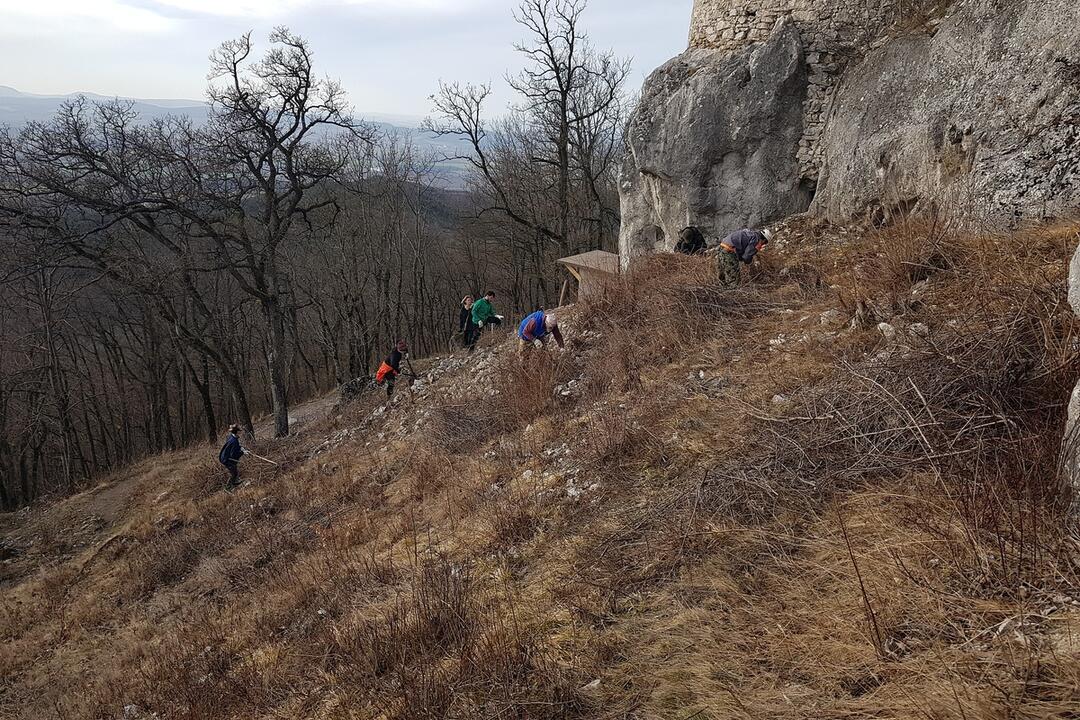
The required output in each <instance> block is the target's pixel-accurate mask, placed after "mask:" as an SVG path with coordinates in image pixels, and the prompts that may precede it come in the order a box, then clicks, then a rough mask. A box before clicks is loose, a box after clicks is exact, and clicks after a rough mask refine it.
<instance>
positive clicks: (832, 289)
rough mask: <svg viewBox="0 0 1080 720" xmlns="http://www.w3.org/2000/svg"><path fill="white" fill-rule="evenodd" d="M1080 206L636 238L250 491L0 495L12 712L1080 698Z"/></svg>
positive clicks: (941, 709) (695, 706)
mask: <svg viewBox="0 0 1080 720" xmlns="http://www.w3.org/2000/svg"><path fill="white" fill-rule="evenodd" d="M1078 233H1080V224H1076V223H1074V224H1060V225H1056V226H1053V227H1044V228H1039V229H1036V230H1029V231H1025V232H1022V233H1017V234H1015V235H1011V236H995V237H970V236H957V235H954V234H952V233H950V232H949V231H948V230H947V229H946V228H943V227H938V226H933V225H918V224H910V225H901V226H898V227H895V228H892V229H890V230H886V231H875V232H862V231H859V230H856V229H838V228H828V227H817V226H810V225H803V226H793V227H791V228H789V229H788V230H787V231H786V233H784V236H785V237H786V238H787V240H786V242H785V243H784V245H783V246H782V247H780V248H778V249H777V250H776V251H770V253H769V256H768V257H766V258H765V260H764V262H763V263H762V264H761V265H760V266H757V267H755V269H754V273H753V275H754V277H753V280H752V282H750V283H748V284H747V285H746V286H744V287H743V288H740V289H738V290H721V289H718V288H717V287H716V286H715V283H714V279H713V278H714V273H715V270H714V267H713V262H712V261H711V260H707V259H691V258H680V257H674V256H660V257H654V258H646V259H643V260H641V261H639V262H638V263H637V265H635V267H634V268H633V270H632V272H631V273H630V275H629V276H628V277H627V278H626V280H625V282H623V283H621V284H620V285H619V286H618V287H615V288H612V289H611V291H610V292H608V293H607V294H606V295H605V296H604V297H602V298H599V299H597V300H595V301H593V302H592V303H591V304H588V305H583V306H578V307H575V308H572V309H568V310H566V311H565V312H564V317H563V324H564V325H565V327H566V332H567V334H568V336H569V337H570V338H571V348H570V350H569V351H568V352H565V353H557V352H555V351H554V350H552V351H551V352H530V353H529V354H527V355H524V356H521V355H518V354H517V353H516V352H515V351H514V347H513V345H512V343H511V342H509V341H506V342H491V343H490V344H488V345H487V346H485V347H484V348H483V349H482V350H480V351H478V352H477V354H476V355H475V356H473V357H471V358H470V357H466V356H464V355H459V356H452V357H446V358H435V359H432V360H430V361H428V362H426V363H418V364H417V365H418V369H420V370H421V371H422V374H423V375H424V376H425V377H424V378H423V379H422V380H421V381H420V382H419V383H417V385H416V386H415V387H414V388H413V389H412V392H411V393H406V392H401V393H399V395H398V397H397V398H395V401H394V403H393V404H391V405H390V406H389V407H383V406H381V405H377V404H376V403H377V402H378V399H379V398H376V397H369V398H367V399H366V400H362V401H360V402H357V403H355V404H353V405H350V406H345V407H339V408H336V409H334V410H333V411H332V412H331V413H330V414H329V416H328V417H326V418H325V419H323V420H313V421H311V422H309V423H308V424H307V425H306V426H305V427H304V428H303V429H302V430H301V432H300V433H299V434H297V435H295V436H294V437H291V438H289V439H287V440H284V441H276V442H271V441H267V442H263V443H259V444H257V445H256V446H255V449H256V451H257V452H259V453H261V454H263V455H266V456H268V457H271V458H273V459H275V460H277V461H279V462H280V463H281V465H280V466H279V467H273V466H269V465H261V466H260V465H251V466H248V467H246V468H245V470H246V476H247V478H248V479H249V480H250V481H251V482H250V485H248V486H246V487H244V488H242V489H241V490H239V491H238V492H237V493H236V494H233V495H229V494H226V493H223V492H221V491H220V484H221V481H222V479H223V478H222V477H221V476H222V473H221V471H220V468H218V467H216V466H215V463H214V454H215V453H214V448H209V447H207V448H203V449H201V450H199V451H197V452H193V453H175V454H172V455H167V456H162V457H157V458H153V459H151V460H149V461H147V462H145V463H142V464H140V465H138V466H136V467H134V468H132V469H131V470H130V472H128V473H127V474H126V475H125V476H124V477H118V478H115V479H113V480H111V481H110V482H109V483H106V484H105V485H103V486H102V488H99V489H97V490H95V491H93V492H91V493H87V494H84V495H82V496H79V497H76V498H72V499H69V500H66V501H64V502H60V503H57V504H55V505H52V506H45V507H37V508H34V509H32V510H29V511H26V512H24V513H21V514H19V515H18V516H9V517H5V518H3V520H2V522H3V525H0V527H2V528H3V531H4V534H5V547H7V548H8V552H9V553H12V555H11V557H9V558H8V559H7V560H5V562H4V565H2V566H0V567H2V568H3V571H2V572H3V575H2V576H0V593H2V595H0V598H2V599H0V602H2V603H3V614H2V619H0V638H2V640H3V647H2V649H0V676H2V677H3V678H4V679H5V682H4V683H3V685H2V686H0V716H3V717H11V718H20V719H23V718H25V719H29V718H35V719H37V718H43V717H57V718H65V719H71V720H75V719H76V718H120V717H124V718H129V719H130V718H150V717H159V718H169V719H170V720H172V719H177V718H256V717H258V718H388V719H389V718H400V719H402V720H404V719H406V718H408V719H410V720H412V719H416V718H460V719H464V718H493V719H494V718H638V719H641V720H645V719H650V720H651V719H653V718H664V719H671V720H689V719H690V718H695V719H696V720H704V719H707V718H716V719H719V718H809V717H814V718H837V717H875V718H965V719H970V718H998V717H1010V718H1036V717H1038V718H1046V717H1057V718H1067V717H1075V712H1076V708H1077V706H1078V702H1080V641H1078V639H1077V638H1078V637H1080V635H1078V631H1080V604H1078V600H1080V589H1078V585H1077V569H1078V554H1077V547H1076V543H1075V540H1074V539H1072V538H1070V536H1069V535H1068V533H1066V532H1063V531H1062V530H1061V528H1062V527H1063V525H1064V521H1063V519H1062V516H1063V512H1064V508H1065V507H1066V506H1067V502H1068V500H1069V498H1068V497H1067V492H1066V490H1065V489H1064V488H1063V487H1062V486H1061V483H1060V479H1059V478H1060V475H1059V472H1058V467H1057V466H1058V454H1059V446H1060V438H1061V437H1062V429H1063V426H1064V420H1065V403H1066V402H1067V400H1068V395H1069V391H1070V390H1071V387H1072V385H1073V384H1074V382H1075V379H1076V375H1077V370H1078V369H1080V365H1078V355H1077V345H1076V331H1077V329H1078V324H1077V321H1076V319H1075V318H1074V316H1073V314H1072V312H1071V310H1070V308H1069V306H1068V303H1067V302H1066V298H1065V275H1066V272H1067V264H1068V258H1069V257H1070V255H1071V252H1072V250H1073V249H1074V247H1075V245H1076V242H1077V239H1078ZM879 323H887V324H884V325H880V326H879ZM104 508H108V509H109V510H108V512H105V511H104Z"/></svg>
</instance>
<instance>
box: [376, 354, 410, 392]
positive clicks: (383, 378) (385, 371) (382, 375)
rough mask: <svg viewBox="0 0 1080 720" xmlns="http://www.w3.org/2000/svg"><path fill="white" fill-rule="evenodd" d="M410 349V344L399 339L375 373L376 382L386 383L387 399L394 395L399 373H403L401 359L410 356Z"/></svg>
mask: <svg viewBox="0 0 1080 720" xmlns="http://www.w3.org/2000/svg"><path fill="white" fill-rule="evenodd" d="M408 351H409V346H408V345H407V344H406V343H405V341H404V340H398V341H397V345H395V346H394V349H393V350H391V351H390V354H389V355H388V356H387V357H386V359H385V360H383V363H382V365H380V366H379V371H378V372H377V373H375V382H377V383H378V384H380V385H386V399H387V400H389V399H390V398H391V397H393V395H394V386H395V385H396V384H397V378H398V375H400V374H401V361H402V360H404V359H406V358H407V357H408Z"/></svg>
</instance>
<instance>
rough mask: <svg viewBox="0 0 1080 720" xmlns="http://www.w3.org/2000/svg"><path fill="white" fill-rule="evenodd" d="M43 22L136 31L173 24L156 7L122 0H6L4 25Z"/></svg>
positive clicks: (1, 11) (0, 11)
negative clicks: (9, 0)
mask: <svg viewBox="0 0 1080 720" xmlns="http://www.w3.org/2000/svg"><path fill="white" fill-rule="evenodd" d="M41 23H46V24H47V25H48V26H49V27H51V28H56V27H58V26H62V27H65V28H70V29H72V30H94V29H96V28H100V27H101V26H105V27H109V28H115V29H117V30H125V31H134V32H160V31H163V30H167V29H168V28H169V27H170V26H171V25H172V21H171V20H169V19H168V18H165V17H162V16H161V15H160V14H158V13H156V12H153V11H152V10H148V9H146V8H142V7H135V6H132V5H129V4H127V3H124V2H122V1H120V0H27V1H26V2H17V3H4V7H2V8H0V25H2V26H7V28H8V29H9V30H10V29H16V28H23V29H37V30H40V24H41Z"/></svg>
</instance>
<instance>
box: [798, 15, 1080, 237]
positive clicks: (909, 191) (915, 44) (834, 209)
mask: <svg viewBox="0 0 1080 720" xmlns="http://www.w3.org/2000/svg"><path fill="white" fill-rule="evenodd" d="M1078 36H1080V4H1077V3H1076V2H1075V0H1015V1H1013V2H999V1H997V0H964V1H961V2H956V3H954V4H953V5H952V6H951V7H950V9H949V11H948V12H947V14H946V15H945V16H944V17H943V18H942V19H941V20H940V22H938V23H936V24H934V26H932V27H929V26H928V27H921V28H919V29H916V30H906V31H903V32H898V33H897V34H896V35H895V36H894V37H891V38H890V39H888V40H887V41H886V42H885V43H884V44H883V45H882V46H881V47H879V48H877V49H875V50H872V51H871V52H870V53H869V54H868V55H867V56H866V58H865V59H864V60H862V62H859V63H857V64H853V65H850V66H849V67H848V69H847V71H846V72H845V74H844V76H843V79H842V80H841V81H840V85H839V87H838V88H837V90H836V93H835V96H834V98H833V107H832V110H831V113H830V115H829V117H828V118H827V120H826V124H825V131H824V135H823V137H822V152H823V156H824V168H823V171H822V175H821V178H820V182H819V185H820V191H819V193H818V195H817V197H816V199H815V202H814V205H813V211H814V212H815V213H816V214H819V215H822V216H824V217H826V218H827V219H829V220H832V221H835V222H843V221H847V220H849V219H851V218H852V217H853V216H858V215H860V214H862V213H864V212H866V211H867V210H870V211H872V212H882V213H884V214H888V212H889V211H890V209H891V208H894V207H898V208H902V209H904V210H908V209H911V208H913V207H917V206H924V207H931V206H938V207H944V209H946V210H948V212H949V213H950V214H951V215H954V216H963V217H965V218H976V219H985V220H990V221H992V222H995V223H997V224H1002V223H1004V224H1010V223H1013V222H1016V221H1018V220H1020V219H1026V218H1039V217H1046V216H1060V215H1064V214H1067V213H1069V212H1070V211H1073V210H1075V209H1076V208H1077V207H1080V43H1078V42H1077V37H1078Z"/></svg>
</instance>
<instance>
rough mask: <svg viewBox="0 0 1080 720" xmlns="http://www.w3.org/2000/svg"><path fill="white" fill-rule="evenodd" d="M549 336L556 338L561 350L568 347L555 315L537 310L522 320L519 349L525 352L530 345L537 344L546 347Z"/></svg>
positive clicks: (519, 331) (519, 330) (519, 329)
mask: <svg viewBox="0 0 1080 720" xmlns="http://www.w3.org/2000/svg"><path fill="white" fill-rule="evenodd" d="M548 335H550V336H551V337H553V338H555V342H557V343H558V344H559V347H560V348H562V347H566V345H565V344H564V343H563V336H562V331H561V330H559V321H558V320H556V319H555V316H554V315H552V314H550V313H545V312H544V311H543V310H537V311H536V312H534V313H533V314H532V315H529V316H527V317H526V318H525V319H524V320H522V321H521V325H519V326H518V340H519V341H520V343H519V349H520V350H525V348H527V347H528V346H529V345H535V344H537V343H539V344H540V345H545V344H546V343H547V338H548Z"/></svg>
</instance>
